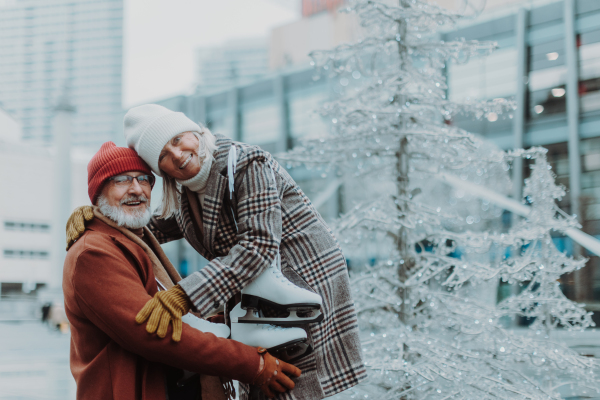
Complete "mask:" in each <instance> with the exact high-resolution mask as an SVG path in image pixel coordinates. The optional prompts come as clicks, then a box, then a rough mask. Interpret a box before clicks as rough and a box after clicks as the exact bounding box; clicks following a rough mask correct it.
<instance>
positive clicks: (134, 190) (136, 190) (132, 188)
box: [128, 179, 144, 196]
mask: <svg viewBox="0 0 600 400" xmlns="http://www.w3.org/2000/svg"><path fill="white" fill-rule="evenodd" d="M128 193H131V194H135V195H138V196H140V195H142V194H143V193H144V191H143V189H142V186H141V185H140V183H139V182H138V180H137V179H134V180H133V182H131V185H129V190H128Z"/></svg>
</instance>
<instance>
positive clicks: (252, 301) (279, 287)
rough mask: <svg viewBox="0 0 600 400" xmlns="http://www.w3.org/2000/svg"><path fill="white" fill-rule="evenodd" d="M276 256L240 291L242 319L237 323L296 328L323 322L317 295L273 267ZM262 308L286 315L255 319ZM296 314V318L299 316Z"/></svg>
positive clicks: (277, 260)
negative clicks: (278, 311)
mask: <svg viewBox="0 0 600 400" xmlns="http://www.w3.org/2000/svg"><path fill="white" fill-rule="evenodd" d="M278 264H279V257H278V258H277V259H276V260H275V261H274V262H273V264H272V265H271V266H270V267H269V268H267V269H266V270H265V271H264V272H263V273H262V274H260V276H259V277H258V278H256V279H255V280H254V281H253V282H252V283H250V284H249V285H248V286H246V287H245V288H243V289H242V308H243V309H244V310H247V311H248V312H247V313H246V315H245V316H243V317H240V318H239V319H238V320H239V322H241V323H249V324H274V325H284V326H285V325H298V324H308V323H311V322H320V321H322V320H323V314H322V313H321V306H322V303H323V300H322V299H321V296H319V295H318V294H316V293H313V292H311V291H309V290H306V289H302V288H300V287H298V286H296V285H294V284H293V283H292V282H290V281H289V280H288V279H287V278H286V277H285V276H284V275H283V274H282V273H281V271H280V270H279V268H277V265H278ZM261 305H262V306H266V307H267V308H273V309H276V310H281V311H283V312H289V313H290V314H289V316H287V317H285V318H272V317H259V316H257V315H256V311H258V310H260V309H261ZM299 314H300V315H299Z"/></svg>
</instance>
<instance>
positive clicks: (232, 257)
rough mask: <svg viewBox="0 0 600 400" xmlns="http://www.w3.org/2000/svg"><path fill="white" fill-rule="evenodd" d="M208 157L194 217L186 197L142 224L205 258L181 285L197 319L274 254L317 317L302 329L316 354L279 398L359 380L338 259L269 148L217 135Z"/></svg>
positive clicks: (320, 394) (350, 307) (325, 391)
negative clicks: (165, 215)
mask: <svg viewBox="0 0 600 400" xmlns="http://www.w3.org/2000/svg"><path fill="white" fill-rule="evenodd" d="M232 143H233V144H235V146H236V150H237V155H238V160H237V170H236V173H235V182H234V191H233V199H232V200H229V190H228V178H227V157H228V152H229V149H230V146H231V144H232ZM214 158H215V160H214V162H213V165H212V168H211V171H210V175H209V179H208V184H207V188H206V192H205V193H206V196H205V198H204V208H203V210H202V221H195V220H194V217H193V210H191V207H192V206H190V201H189V199H188V197H187V195H186V194H185V192H184V193H183V195H182V198H181V210H180V212H179V213H177V214H176V215H175V216H174V217H172V218H170V219H157V218H153V219H152V221H151V223H150V225H149V226H148V227H149V228H150V230H151V231H152V233H154V235H155V236H156V238H157V239H158V240H159V241H160V242H162V243H165V242H168V241H170V240H174V239H180V238H182V237H184V238H185V239H186V240H187V241H188V242H189V243H190V244H191V245H192V246H193V247H194V248H195V249H196V250H197V251H198V252H199V253H200V254H201V255H202V256H203V257H205V258H206V259H208V260H209V261H210V263H209V264H208V265H207V266H206V267H204V268H203V269H202V270H200V271H198V272H195V273H194V274H192V275H190V276H188V277H187V278H185V279H184V280H182V281H180V282H179V284H180V285H181V287H182V288H183V289H184V290H185V292H186V293H187V294H188V295H189V296H190V298H191V299H192V301H193V303H194V306H195V307H196V308H197V309H198V311H199V312H200V314H202V315H208V314H209V312H210V311H211V310H213V309H215V308H217V307H219V306H220V305H221V304H224V303H226V302H227V300H228V299H229V298H231V297H232V296H234V295H235V294H236V293H238V292H240V291H241V290H242V288H243V287H244V286H246V285H248V284H249V283H250V282H251V281H252V280H253V279H255V278H256V277H258V275H259V274H260V273H261V272H262V271H263V270H264V269H265V268H267V267H268V266H269V265H271V263H272V262H273V260H274V258H275V256H276V254H277V250H278V249H279V251H280V253H281V268H282V272H283V274H284V275H285V276H286V277H287V278H288V279H289V280H290V281H292V282H293V283H294V284H296V285H298V286H300V287H304V288H306V289H309V290H310V289H312V290H314V291H315V292H317V293H318V294H320V295H321V297H322V298H323V310H322V311H323V313H324V316H325V318H324V320H323V321H322V322H320V323H313V324H310V325H308V329H307V332H308V338H309V341H310V342H311V345H312V346H313V348H314V352H313V353H312V354H311V355H309V356H307V357H305V358H303V359H302V360H300V361H299V362H298V363H296V366H298V368H300V369H301V370H302V376H301V377H300V378H299V379H298V380H297V381H296V388H295V389H294V390H293V391H291V392H290V393H286V394H283V395H280V396H279V397H278V398H286V399H307V400H314V399H321V398H324V397H327V396H331V395H333V394H335V393H338V392H340V391H343V390H345V389H348V388H350V387H352V386H354V385H356V384H358V383H359V382H360V381H361V380H363V379H364V378H366V370H365V367H364V365H363V362H362V355H361V347H360V342H359V337H358V326H357V320H356V313H355V310H354V304H353V301H352V297H351V295H350V287H349V281H348V272H347V268H346V261H345V259H344V256H343V255H342V252H341V250H340V247H339V245H338V243H337V240H336V239H335V237H334V236H333V233H332V232H331V230H330V229H329V228H328V226H327V225H326V224H325V221H323V219H322V218H321V216H320V215H319V213H318V212H317V210H316V209H315V208H314V207H313V206H312V204H311V202H310V200H309V199H308V198H307V197H306V195H305V194H304V193H303V192H302V190H301V189H300V188H299V187H298V185H297V184H296V183H295V182H294V180H293V179H292V178H291V177H290V175H289V174H288V173H287V172H286V171H285V170H284V169H283V168H281V166H280V165H279V164H278V163H277V162H276V161H275V160H273V158H272V157H271V155H270V154H269V153H268V152H265V151H264V150H262V149H260V148H259V147H257V146H250V145H246V144H243V143H239V142H233V141H231V140H230V139H228V138H226V137H225V136H222V135H217V150H216V151H215V154H214ZM270 167H271V168H272V169H273V171H274V173H275V179H276V181H277V182H276V183H277V187H275V186H274V185H273V175H272V174H271V171H270ZM194 200H195V199H194ZM232 209H233V212H234V213H235V217H236V220H237V224H238V230H236V226H235V223H234V220H233V217H232ZM197 230H201V231H202V232H201V233H200V234H197V232H196V231H197ZM304 327H306V325H304ZM249 390H250V388H249V387H248V386H246V385H240V391H241V398H242V399H247V398H248V396H249ZM252 390H253V391H254V388H252ZM258 397H260V396H258ZM252 398H255V394H254V392H253V393H252Z"/></svg>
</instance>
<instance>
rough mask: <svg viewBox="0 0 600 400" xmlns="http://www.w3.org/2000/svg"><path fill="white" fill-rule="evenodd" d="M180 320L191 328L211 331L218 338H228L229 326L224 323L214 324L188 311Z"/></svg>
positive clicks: (206, 331) (205, 331)
mask: <svg viewBox="0 0 600 400" xmlns="http://www.w3.org/2000/svg"><path fill="white" fill-rule="evenodd" d="M181 321H182V322H185V323H186V324H188V325H189V326H191V327H192V328H195V329H198V330H199V331H202V332H204V333H212V334H214V335H215V336H217V337H220V338H225V339H227V338H229V334H230V333H231V332H230V330H229V327H228V326H227V325H225V324H215V323H213V322H209V321H207V320H205V319H202V318H198V317H196V316H195V315H194V314H191V313H188V314H185V315H184V316H183V317H181Z"/></svg>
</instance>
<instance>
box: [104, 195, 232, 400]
mask: <svg viewBox="0 0 600 400" xmlns="http://www.w3.org/2000/svg"><path fill="white" fill-rule="evenodd" d="M94 217H96V218H98V219H99V220H101V221H102V222H104V223H105V224H106V225H108V226H111V227H113V228H115V229H116V230H118V231H119V232H121V233H122V234H123V235H125V237H127V239H129V240H131V241H132V242H134V243H135V244H137V245H138V246H140V247H141V248H142V249H143V250H144V252H145V253H146V255H147V256H148V258H150V261H151V262H152V270H153V271H154V276H155V277H156V279H157V280H158V281H159V282H160V283H161V284H162V285H163V286H164V287H165V289H169V288H171V287H173V286H174V284H175V283H177V282H179V281H180V280H181V275H179V272H177V270H176V269H175V267H174V266H173V264H171V261H169V259H168V258H167V256H166V254H165V252H164V251H163V249H162V247H160V244H159V243H158V240H156V238H155V237H154V235H153V234H152V232H150V230H149V229H148V228H147V227H144V228H143V229H144V239H145V241H144V240H142V239H141V238H140V237H139V236H138V235H136V234H135V233H133V232H131V231H130V230H129V229H127V228H124V227H122V226H118V225H117V224H116V223H115V222H114V221H113V220H111V219H109V218H107V217H105V216H104V214H102V213H101V212H100V210H99V209H98V207H96V206H94ZM200 387H201V390H202V400H229V399H231V400H233V399H235V389H234V388H233V382H232V381H231V380H229V379H226V378H220V377H217V376H212V375H200Z"/></svg>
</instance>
